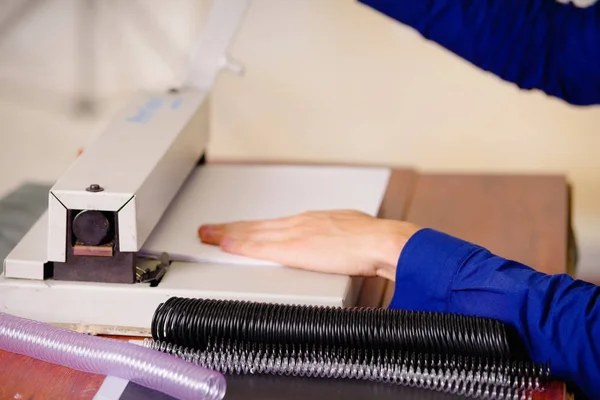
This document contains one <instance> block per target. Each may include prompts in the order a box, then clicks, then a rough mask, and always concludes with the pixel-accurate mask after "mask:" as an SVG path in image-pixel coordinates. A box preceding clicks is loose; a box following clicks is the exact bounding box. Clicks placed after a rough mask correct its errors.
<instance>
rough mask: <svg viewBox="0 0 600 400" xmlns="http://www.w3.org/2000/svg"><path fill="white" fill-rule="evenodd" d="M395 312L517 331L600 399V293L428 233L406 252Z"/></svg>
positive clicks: (563, 375)
mask: <svg viewBox="0 0 600 400" xmlns="http://www.w3.org/2000/svg"><path fill="white" fill-rule="evenodd" d="M390 307H391V308H396V309H403V310H415V311H434V312H446V313H456V314H463V315H474V316H480V317H489V318H495V319H498V320H501V321H503V322H505V323H506V324H508V325H510V326H512V327H514V328H515V329H516V331H517V332H518V334H519V335H520V337H521V338H522V339H523V342H524V345H525V347H526V350H527V351H528V352H529V355H530V356H531V358H532V359H533V360H534V361H536V362H543V363H545V362H550V368H551V372H552V375H553V376H555V377H556V378H559V379H562V380H564V381H566V382H569V383H573V384H575V385H577V386H578V388H579V389H580V390H581V391H583V392H584V393H585V395H586V396H588V397H590V398H592V399H600V287H598V286H595V285H592V284H590V283H586V282H582V281H579V280H574V279H573V278H571V277H570V276H568V275H566V274H564V275H546V274H543V273H540V272H537V271H535V270H533V269H532V268H529V267H527V266H525V265H523V264H520V263H518V262H515V261H510V260H506V259H504V258H501V257H498V256H496V255H494V254H492V253H490V252H489V251H487V250H486V249H484V248H482V247H480V246H477V245H474V244H471V243H468V242H465V241H463V240H460V239H457V238H455V237H452V236H449V235H446V234H444V233H441V232H438V231H435V230H432V229H422V230H420V231H418V232H417V233H416V234H415V235H413V236H412V238H411V239H409V241H408V243H407V244H406V246H405V247H404V249H403V250H402V254H401V255H400V258H399V261H398V269H397V273H396V287H395V292H394V296H393V299H392V301H391V304H390Z"/></svg>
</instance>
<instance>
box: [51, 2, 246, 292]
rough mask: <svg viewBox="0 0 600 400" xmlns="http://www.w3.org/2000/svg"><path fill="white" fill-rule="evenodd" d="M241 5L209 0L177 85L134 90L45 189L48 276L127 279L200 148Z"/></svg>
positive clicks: (130, 279)
mask: <svg viewBox="0 0 600 400" xmlns="http://www.w3.org/2000/svg"><path fill="white" fill-rule="evenodd" d="M248 5H249V1H246V0H215V1H213V5H212V8H211V10H210V13H209V15H208V19H207V22H206V23H205V25H204V29H203V30H202V34H201V36H200V39H199V41H198V45H197V48H196V49H195V50H194V52H193V56H192V58H191V60H190V65H189V68H188V72H187V74H186V75H187V76H186V78H185V81H184V83H183V85H182V87H181V88H177V89H172V90H170V91H169V92H167V91H165V93H142V94H140V95H138V96H136V97H135V98H134V99H133V100H132V101H131V102H130V103H129V104H128V105H127V106H126V107H125V109H124V110H123V111H122V112H121V113H119V114H118V115H117V116H116V117H115V118H114V120H113V122H112V123H111V124H110V125H109V127H108V129H107V130H106V132H105V133H104V134H103V135H101V136H100V138H99V139H98V140H97V141H96V142H95V143H94V144H93V146H91V147H90V149H88V150H87V151H86V152H85V153H84V154H83V155H82V156H80V157H79V158H78V159H77V160H76V161H75V162H74V163H73V165H72V166H71V167H70V168H69V169H68V171H67V172H66V173H65V174H64V175H63V176H62V177H61V178H60V179H59V180H58V181H57V182H56V184H55V185H54V187H52V189H51V190H50V194H49V208H48V211H49V215H48V222H49V224H48V244H47V246H48V261H50V262H53V263H54V275H53V276H54V279H56V280H68V281H94V282H117V283H133V282H135V276H136V268H135V266H136V265H135V264H136V260H135V255H136V253H137V252H138V251H139V250H140V249H141V248H142V245H143V244H144V242H145V241H146V239H147V238H148V236H149V235H150V233H151V232H152V230H153V229H154V227H155V226H156V224H157V223H158V221H159V220H160V218H161V217H162V215H163V214H164V212H165V210H166V209H167V207H168V206H169V204H170V203H171V201H172V200H173V198H174V197H175V195H176V194H177V192H178V191H179V189H180V188H181V186H182V185H183V183H184V181H185V179H186V178H187V176H188V175H189V173H190V171H192V170H193V168H194V167H195V166H196V164H197V163H198V161H199V160H201V159H202V157H203V155H204V153H205V151H206V147H207V144H208V140H209V132H208V130H209V117H210V115H209V103H210V93H211V90H212V87H213V85H214V82H215V79H216V77H217V75H218V73H219V72H220V71H221V70H222V69H223V68H225V67H227V62H225V60H228V59H229V57H228V51H229V47H230V44H231V42H232V41H233V39H234V36H235V34H236V32H237V31H238V27H239V25H240V23H241V21H242V19H243V16H244V14H245V12H246V10H247V8H248Z"/></svg>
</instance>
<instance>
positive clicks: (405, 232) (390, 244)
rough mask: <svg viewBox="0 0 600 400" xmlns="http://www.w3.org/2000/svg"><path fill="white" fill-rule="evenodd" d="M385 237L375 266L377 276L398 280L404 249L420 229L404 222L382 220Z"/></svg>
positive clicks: (383, 236)
mask: <svg viewBox="0 0 600 400" xmlns="http://www.w3.org/2000/svg"><path fill="white" fill-rule="evenodd" d="M381 222H382V224H384V225H385V226H384V227H383V228H385V229H383V232H385V233H384V235H382V239H381V240H380V242H379V243H380V246H379V249H378V251H377V255H378V258H377V261H376V264H375V275H377V276H379V277H382V278H385V279H388V280H390V281H395V280H396V269H397V266H398V260H399V259H400V254H401V253H402V249H404V246H405V245H406V243H407V242H408V240H409V239H410V238H411V237H412V235H414V234H415V233H416V232H417V231H418V230H419V229H420V228H419V227H418V226H416V225H414V224H411V223H408V222H404V221H393V220H382V221H381Z"/></svg>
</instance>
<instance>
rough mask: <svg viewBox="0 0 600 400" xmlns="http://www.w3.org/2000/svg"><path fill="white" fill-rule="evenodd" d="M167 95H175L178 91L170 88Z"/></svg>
mask: <svg viewBox="0 0 600 400" xmlns="http://www.w3.org/2000/svg"><path fill="white" fill-rule="evenodd" d="M169 93H171V94H177V93H179V89H177V88H171V89H169Z"/></svg>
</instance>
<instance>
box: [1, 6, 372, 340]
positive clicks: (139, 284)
mask: <svg viewBox="0 0 600 400" xmlns="http://www.w3.org/2000/svg"><path fill="white" fill-rule="evenodd" d="M248 6H249V1H242V0H218V1H214V2H213V6H212V9H211V11H210V14H209V16H208V19H207V21H206V23H205V27H204V31H203V34H202V36H201V39H200V41H199V45H198V46H197V49H196V51H195V52H194V54H193V56H192V59H191V63H190V64H191V68H190V70H191V71H190V73H189V76H188V77H187V78H186V79H185V82H184V83H183V84H182V86H181V87H180V88H176V89H170V90H165V91H164V92H161V93H139V94H138V95H136V96H135V97H134V98H133V99H132V100H131V101H130V102H129V104H127V105H126V106H125V107H124V109H123V110H122V111H121V112H120V113H118V114H117V115H116V116H115V117H114V119H113V121H112V122H111V123H110V124H109V125H108V127H107V129H106V131H105V132H104V133H103V134H102V135H100V136H99V138H98V139H97V140H96V141H95V142H94V143H93V144H92V145H91V146H90V147H89V148H88V149H86V151H85V152H84V153H83V154H82V155H81V156H79V158H78V159H77V160H76V161H75V162H74V163H73V164H72V165H71V166H70V168H69V169H68V170H67V171H66V172H65V173H64V175H63V176H61V177H60V178H59V179H58V181H57V182H56V183H55V185H54V186H53V187H52V188H51V190H50V192H49V195H48V210H47V212H46V213H44V214H43V215H42V217H41V218H40V219H39V220H38V221H37V222H36V223H35V225H34V226H33V227H32V228H31V230H30V231H29V232H28V233H27V234H26V235H25V236H24V237H23V239H22V240H21V241H20V242H19V243H18V245H17V246H16V247H15V248H14V249H13V251H12V252H11V253H10V254H9V255H8V257H7V258H6V259H5V260H4V274H3V275H2V276H1V277H0V312H6V313H9V314H12V315H15V316H19V317H24V318H30V319H34V320H38V321H42V322H47V323H51V324H55V325H59V326H65V327H68V328H70V329H74V330H76V331H82V332H88V333H94V334H124V335H147V334H148V333H149V329H150V321H151V318H152V314H153V312H154V311H155V310H156V308H157V307H158V306H159V304H160V303H161V302H162V301H164V300H165V299H167V298H169V297H171V296H182V297H202V296H208V297H217V298H234V299H246V300H258V301H262V300H269V301H280V302H298V303H309V304H319V305H353V304H354V303H355V302H356V298H357V296H358V291H359V289H360V287H361V282H362V280H360V279H353V278H349V277H341V276H322V275H318V276H316V275H315V274H312V273H310V272H305V271H292V270H288V269H277V270H274V269H272V268H262V269H261V268H254V269H252V270H249V269H247V268H242V267H239V268H236V267H234V266H232V267H231V268H222V267H220V266H216V265H210V264H205V265H202V268H198V265H197V263H196V264H195V263H191V262H179V261H172V260H170V259H169V255H168V254H162V255H161V254H157V255H154V256H144V255H142V254H141V251H142V250H143V246H144V244H145V243H146V242H147V241H148V239H149V237H150V236H151V234H152V233H153V231H155V228H156V227H157V225H159V223H160V222H161V219H162V218H163V216H164V215H165V212H166V211H167V210H168V209H169V207H170V205H171V204H172V203H173V202H174V201H175V200H176V199H177V196H178V194H179V193H180V192H181V191H182V188H184V187H185V186H186V185H189V184H191V182H192V183H193V181H194V180H197V179H201V177H198V176H197V175H198V174H197V171H198V169H202V168H206V166H205V165H204V162H205V153H206V148H207V145H208V141H209V137H210V134H209V129H210V102H211V101H210V99H211V91H212V89H213V84H214V81H215V78H216V77H217V75H218V73H219V72H220V71H221V70H223V69H229V70H232V71H234V72H240V71H241V70H242V68H241V67H240V66H238V65H237V64H235V63H234V62H232V61H231V60H230V59H229V58H228V55H227V53H228V49H229V46H230V43H231V42H232V40H233V38H234V36H235V34H236V32H237V29H238V26H239V24H240V22H241V21H242V19H243V16H244V14H245V12H246V10H247V8H248ZM132 165H134V167H132ZM240 168H242V167H240ZM195 174H196V175H195Z"/></svg>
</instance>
